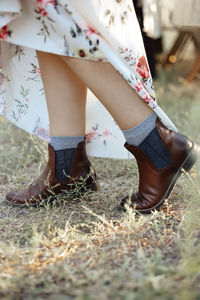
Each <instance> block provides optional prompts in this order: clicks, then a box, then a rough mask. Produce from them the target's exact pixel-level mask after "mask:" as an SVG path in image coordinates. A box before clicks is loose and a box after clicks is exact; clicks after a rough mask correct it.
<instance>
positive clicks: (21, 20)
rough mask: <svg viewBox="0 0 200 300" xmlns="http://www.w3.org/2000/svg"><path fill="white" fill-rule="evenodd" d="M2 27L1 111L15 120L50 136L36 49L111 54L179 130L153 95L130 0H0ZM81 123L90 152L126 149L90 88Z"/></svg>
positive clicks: (100, 57) (115, 154) (122, 154)
mask: <svg viewBox="0 0 200 300" xmlns="http://www.w3.org/2000/svg"><path fill="white" fill-rule="evenodd" d="M0 27H1V28H0V39H1V40H2V42H1V52H2V53H1V54H2V71H1V74H0V113H1V114H3V115H4V116H5V117H6V118H8V119H9V120H10V121H11V122H13V123H14V124H15V125H17V126H19V127H20V128H23V129H24V130H26V131H27V132H29V133H31V134H33V135H36V136H38V137H40V138H42V139H45V140H48V138H49V119H48V113H47V107H46V100H45V94H44V88H43V83H42V79H41V74H40V69H39V65H38V60H37V56H36V51H35V50H36V49H37V50H41V51H45V52H50V53H55V54H58V55H65V56H71V57H78V58H82V59H89V60H94V61H99V62H100V63H104V62H110V63H111V64H112V65H113V66H114V67H115V68H116V69H117V70H118V71H119V72H120V74H121V75H122V76H123V77H124V78H125V80H126V81H127V82H128V84H130V85H131V87H132V88H133V89H134V90H135V91H136V92H137V93H138V94H139V96H140V97H141V98H142V99H143V100H144V101H145V102H146V104H147V105H149V106H150V107H151V108H152V109H153V110H154V111H155V112H156V113H157V115H158V117H159V118H160V119H161V121H162V122H163V123H164V124H165V125H166V126H167V127H168V128H169V129H173V130H176V127H175V126H174V124H173V123H172V122H171V121H170V120H169V118H168V117H167V116H166V114H165V113H164V112H163V111H162V109H161V108H160V107H159V106H158V104H157V102H156V99H155V93H154V87H153V81H152V78H151V74H150V71H149V67H148V63H147V59H146V54H145V50H144V47H143V41H142V37H141V33H140V28H139V25H138V22H137V18H136V15H135V11H134V8H133V4H132V0H21V1H20V0H1V1H0ZM55 101H56V99H55ZM122 101H123V96H122ZM141 101H142V100H141ZM133 115H134V112H133ZM86 128H87V132H86V141H87V150H88V154H90V155H93V156H100V157H110V158H128V157H129V154H128V152H127V150H125V149H124V148H123V143H124V137H123V135H122V133H121V131H120V129H119V127H118V126H117V124H116V122H115V121H114V120H113V118H112V117H111V116H110V114H109V113H108V112H107V110H106V109H105V108H104V107H103V106H102V105H101V103H100V102H99V101H98V100H97V99H96V98H95V96H94V95H92V94H91V93H89V96H88V101H87V126H86Z"/></svg>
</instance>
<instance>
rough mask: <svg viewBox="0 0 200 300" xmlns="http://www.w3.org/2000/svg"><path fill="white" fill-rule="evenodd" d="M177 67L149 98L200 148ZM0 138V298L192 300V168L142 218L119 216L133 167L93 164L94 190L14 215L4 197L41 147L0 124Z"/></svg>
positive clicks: (195, 241) (196, 212)
mask: <svg viewBox="0 0 200 300" xmlns="http://www.w3.org/2000/svg"><path fill="white" fill-rule="evenodd" d="M179 68H182V69H180V70H179ZM183 70H185V67H184V66H183V65H181V66H180V67H179V66H177V67H176V69H175V71H176V72H174V69H172V70H169V71H167V72H164V71H161V72H160V73H159V78H158V80H157V81H156V91H157V96H158V98H159V102H160V104H161V106H162V107H163V109H164V110H165V111H166V112H167V113H168V114H169V116H170V117H171V118H172V120H173V121H174V122H175V123H176V124H177V125H178V128H179V129H180V131H181V132H185V134H186V135H188V136H190V137H191V138H192V139H195V140H196V141H197V142H200V137H199V129H200V125H199V115H200V106H199V101H200V99H199V98H200V87H199V82H198V81H197V82H196V83H193V84H191V85H186V84H185V83H184V81H183V79H182V78H177V77H175V76H176V73H179V74H180V71H181V72H182V71H183ZM0 140H1V145H0V151H1V156H0V182H1V185H0V299H6V300H7V299H26V300H29V299H56V300H57V299H58V300H61V299H69V300H71V299H76V300H79V299H81V300H83V299H84V300H90V299H92V300H93V299H98V300H99V299H103V300H104V299H105V300H107V299H116V300H117V299H124V300H134V299H147V300H148V299H156V300H157V299H159V300H160V299H164V300H168V299H175V300H179V299H180V300H188V299H195V300H196V299H200V284H199V282H200V243H199V238H200V222H199V218H200V208H199V198H200V196H199V193H200V183H199V176H200V172H199V163H197V165H196V167H195V169H194V170H193V171H192V172H191V174H190V175H187V174H185V175H184V176H182V177H181V178H180V180H179V181H178V183H177V184H176V186H175V188H174V190H173V193H172V194H171V196H170V198H169V199H168V200H167V202H166V203H165V205H164V207H163V208H162V210H160V211H159V212H154V213H152V214H151V215H149V216H142V215H135V213H134V211H132V210H131V209H129V210H128V211H127V212H126V213H123V212H122V211H120V210H119V209H118V206H119V201H120V199H121V198H122V197H123V196H125V195H127V194H129V193H130V192H131V190H132V189H133V190H136V189H137V184H138V176H137V166H136V163H135V161H134V160H131V161H128V160H111V159H100V158H91V161H92V164H93V166H94V167H95V169H96V172H97V174H98V177H99V180H100V184H101V191H100V192H98V193H94V194H86V195H84V196H83V197H81V198H79V199H75V200H70V199H67V197H66V198H65V199H63V198H62V197H60V198H59V199H58V201H57V202H56V203H55V204H54V205H49V204H46V205H45V207H40V208H33V207H23V208H21V207H13V206H10V205H8V204H6V203H5V202H4V197H5V194H6V193H7V192H8V191H10V190H12V189H18V188H22V187H24V185H27V184H28V183H30V182H31V181H32V180H33V179H34V178H35V176H37V175H38V174H39V173H40V169H42V165H43V162H44V156H46V154H47V153H46V144H45V143H44V142H42V141H39V140H37V139H36V138H31V137H30V136H29V135H28V134H26V133H24V132H23V131H21V130H20V129H18V128H15V127H14V126H13V125H11V124H10V123H9V122H8V121H6V120H5V119H3V118H0Z"/></svg>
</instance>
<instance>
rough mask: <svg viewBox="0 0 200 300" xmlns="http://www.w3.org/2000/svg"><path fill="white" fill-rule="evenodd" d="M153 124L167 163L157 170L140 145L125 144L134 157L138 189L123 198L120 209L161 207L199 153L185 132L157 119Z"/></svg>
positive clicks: (149, 209)
mask: <svg viewBox="0 0 200 300" xmlns="http://www.w3.org/2000/svg"><path fill="white" fill-rule="evenodd" d="M156 127H157V129H158V133H159V135H160V138H161V140H162V142H163V144H164V146H163V147H165V149H166V150H165V151H167V153H168V154H167V155H168V157H169V159H168V161H170V162H169V163H168V165H167V166H165V167H164V168H161V169H158V168H157V167H155V164H153V163H152V161H151V160H150V158H149V157H148V156H147V154H146V153H145V152H144V151H143V150H142V149H141V148H140V147H135V146H132V145H129V144H127V143H126V144H125V145H124V146H125V148H126V149H127V150H128V151H129V152H131V153H132V154H133V155H134V156H135V158H136V161H137V164H138V171H139V190H138V192H137V193H136V194H133V195H132V196H131V199H129V198H128V197H126V198H124V199H123V200H122V202H121V207H122V208H124V207H125V204H128V205H130V207H132V208H134V209H136V211H139V212H141V213H150V212H151V211H152V210H154V209H158V208H160V207H161V205H162V204H163V203H164V200H165V199H167V198H168V197H169V195H170V193H171V191H172V189H173V187H174V185H175V183H176V181H177V179H178V178H179V176H180V175H181V173H182V172H183V170H185V171H186V172H188V171H189V170H190V169H191V168H192V166H193V165H194V163H195V162H196V161H197V159H198V157H199V156H200V146H199V145H196V144H194V143H193V142H191V141H190V140H189V139H187V137H185V136H184V135H182V134H179V133H176V132H174V131H171V130H169V129H167V128H166V127H165V126H164V125H163V124H162V123H161V122H160V121H159V120H158V119H157V121H156ZM158 159H159V157H158ZM130 200H131V203H130ZM128 202H129V203H128Z"/></svg>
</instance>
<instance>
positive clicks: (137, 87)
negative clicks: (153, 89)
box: [135, 82, 142, 93]
mask: <svg viewBox="0 0 200 300" xmlns="http://www.w3.org/2000/svg"><path fill="white" fill-rule="evenodd" d="M135 89H136V92H137V93H139V92H140V91H141V90H142V84H141V82H138V83H137V84H136V86H135Z"/></svg>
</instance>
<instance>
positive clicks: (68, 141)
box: [50, 135, 84, 151]
mask: <svg viewBox="0 0 200 300" xmlns="http://www.w3.org/2000/svg"><path fill="white" fill-rule="evenodd" d="M83 141H84V135H80V136H51V137H50V144H51V146H52V147H53V148H54V150H55V151H58V150H65V149H71V148H77V146H78V144H79V143H80V142H83Z"/></svg>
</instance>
